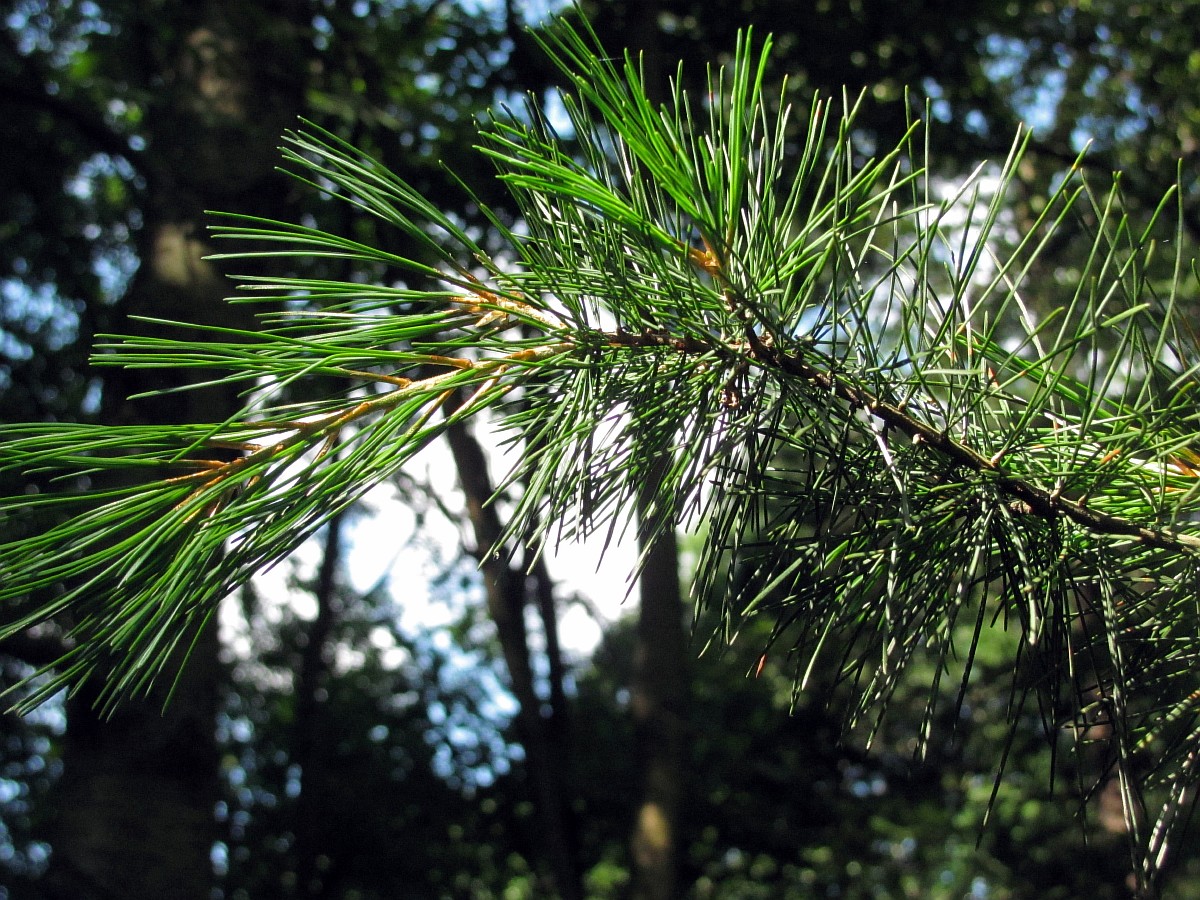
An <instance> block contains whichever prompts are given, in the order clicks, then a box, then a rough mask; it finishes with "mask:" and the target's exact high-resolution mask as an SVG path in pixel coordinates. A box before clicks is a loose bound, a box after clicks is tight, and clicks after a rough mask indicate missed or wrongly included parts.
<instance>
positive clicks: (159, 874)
mask: <svg viewBox="0 0 1200 900" xmlns="http://www.w3.org/2000/svg"><path fill="white" fill-rule="evenodd" d="M135 6H136V5H135ZM287 8H290V7H289V6H288V4H282V6H281V5H280V4H272V5H270V6H269V7H260V6H257V5H255V4H241V3H235V2H232V0H227V2H208V3H202V4H197V5H195V6H192V5H189V4H164V5H161V6H159V7H158V8H157V13H156V15H155V17H154V21H153V23H151V22H150V21H148V20H147V19H146V15H145V13H146V11H145V10H144V9H143V10H140V11H138V10H137V9H134V10H133V11H130V10H129V9H127V8H122V9H120V10H117V9H114V10H113V12H112V14H113V16H114V17H117V18H118V19H119V18H120V17H121V15H122V13H124V14H126V15H127V16H128V20H122V22H121V27H122V28H123V29H125V33H124V34H123V35H122V36H123V37H124V38H127V39H128V40H129V41H131V52H133V53H136V54H137V56H138V59H137V63H138V66H140V67H141V68H140V74H141V75H142V76H143V77H144V79H145V85H144V87H145V95H144V96H145V98H147V99H146V100H145V107H144V109H145V130H144V134H145V135H146V147H145V150H144V151H142V152H141V153H140V154H139V156H138V162H139V165H140V166H141V170H142V173H143V174H144V176H145V177H146V182H147V184H146V195H145V199H144V203H143V205H142V208H141V215H142V220H143V226H142V229H141V231H140V233H139V246H138V251H139V258H140V266H139V270H138V274H137V276H136V277H135V279H134V281H133V283H132V284H131V285H130V288H129V290H128V292H127V294H126V296H125V297H124V298H122V300H121V302H120V303H119V304H118V305H117V306H116V307H114V309H113V310H112V311H111V313H112V321H110V322H106V323H103V324H105V325H109V326H112V327H115V328H116V329H119V330H122V331H126V332H128V331H133V330H135V329H136V330H140V331H141V332H143V333H146V332H149V331H151V330H152V329H151V328H150V327H148V326H146V325H144V324H139V323H135V322H129V321H126V317H127V316H129V315H134V314H142V315H151V316H155V317H160V318H166V319H177V320H179V319H181V320H185V321H190V322H207V323H213V322H219V323H221V324H226V325H234V326H245V325H247V324H249V323H250V322H251V321H252V320H251V319H250V318H249V313H248V312H244V311H243V312H239V311H237V310H236V308H231V307H229V306H228V305H227V304H225V303H224V302H223V297H224V296H225V295H226V294H227V293H228V292H229V290H228V288H229V285H228V282H227V281H226V280H225V279H224V276H223V275H222V273H221V272H219V271H218V270H217V269H216V268H215V267H214V266H213V265H212V264H211V263H209V262H206V261H205V260H204V259H203V257H204V256H205V255H206V254H208V253H211V252H213V248H212V247H211V246H210V245H209V244H208V243H207V241H206V239H205V226H206V221H205V216H204V210H205V209H212V208H218V209H235V210H239V211H243V212H252V213H256V214H259V215H272V214H276V213H278V211H279V203H280V198H281V197H282V196H283V191H282V190H281V189H280V179H279V176H277V175H275V174H274V173H273V166H272V162H273V160H274V159H275V156H276V150H275V147H276V144H277V142H278V137H279V133H280V131H281V130H282V129H283V128H284V127H285V126H286V125H287V124H290V122H291V121H292V119H293V118H294V116H295V115H296V114H297V113H298V111H299V109H300V100H301V96H302V88H303V81H302V79H303V78H304V69H303V67H299V66H296V65H295V61H294V60H293V59H290V58H288V56H287V54H288V53H289V51H290V50H292V49H295V48H296V47H297V46H298V45H297V44H296V42H295V38H297V37H299V36H300V35H301V32H300V30H299V29H298V28H296V27H295V26H294V23H292V22H291V21H288V20H286V19H285V18H283V17H282V16H281V15H280V14H279V10H280V9H287ZM151 26H152V27H151ZM289 39H290V40H289ZM267 44H270V45H271V47H270V48H269V49H270V52H266V50H267V49H268V48H266V47H265V45H267ZM133 68H137V66H134V67H133ZM180 382H181V378H180V374H179V372H178V371H164V372H155V373H151V374H147V373H144V372H137V373H133V372H118V371H113V372H106V373H105V381H104V403H103V411H102V414H103V416H104V418H105V420H106V421H108V422H114V423H142V422H155V423H163V422H180V421H208V422H212V421H220V420H221V419H223V418H224V417H226V416H228V415H230V414H231V413H232V412H234V411H235V410H236V409H237V408H238V407H239V406H240V405H241V399H240V398H239V397H238V396H237V395H236V393H235V392H234V391H233V390H231V389H212V390H204V391H197V392H190V393H185V394H175V395H171V396H167V397H158V398H151V399H148V400H140V401H136V402H129V401H127V400H126V398H127V397H128V396H129V395H130V394H132V393H137V392H141V391H145V390H150V389H161V388H167V387H174V386H176V385H178V384H179V383H180ZM218 650H219V647H218V639H217V633H216V623H215V620H214V621H213V622H212V623H210V624H209V626H208V627H207V628H206V629H205V630H204V631H203V632H202V633H201V634H200V635H198V636H197V639H196V641H195V643H194V644H193V645H192V647H191V654H190V658H189V660H188V663H187V666H186V668H185V669H184V671H183V674H182V677H181V678H180V680H179V682H178V685H177V686H176V688H175V689H174V693H173V697H172V700H171V703H170V705H169V706H168V707H167V709H166V711H165V712H163V702H164V697H165V692H166V689H167V687H168V686H169V683H170V678H171V676H170V674H167V675H164V676H163V677H162V679H161V680H160V681H161V690H160V691H159V692H158V695H157V696H155V697H153V698H151V699H149V700H145V701H126V702H125V703H123V704H122V706H121V707H120V708H119V710H118V711H117V713H116V715H115V716H114V717H113V718H112V719H111V720H101V719H99V718H97V716H96V714H95V712H94V711H93V709H92V707H91V705H90V703H89V701H90V700H91V699H92V697H93V696H94V693H92V692H90V691H83V692H81V693H80V694H79V695H77V696H76V697H75V698H73V699H72V700H71V701H70V702H69V703H68V707H67V719H68V728H67V732H66V736H65V738H64V742H63V777H62V779H61V781H60V783H59V785H58V786H57V789H56V792H55V794H56V797H55V802H54V809H53V812H52V820H51V822H50V824H49V826H48V836H49V838H50V842H51V847H52V857H51V865H50V870H49V872H48V873H47V878H46V884H47V887H48V889H49V892H50V895H51V896H53V897H61V898H63V900H68V898H69V900H87V898H98V900H101V898H102V900H107V898H120V900H143V898H145V900H162V898H164V897H171V898H180V900H201V898H208V897H209V896H210V892H211V889H212V883H213V873H212V863H211V854H212V847H213V842H214V840H215V839H216V836H217V834H216V826H215V822H214V815H213V812H214V807H215V804H216V803H217V801H218V799H219V796H220V791H219V779H218V763H219V760H218V755H217V748H216V742H215V733H214V732H215V722H216V714H217V709H218V703H219V698H220V690H221V681H222V668H221V665H220V663H219V660H218Z"/></svg>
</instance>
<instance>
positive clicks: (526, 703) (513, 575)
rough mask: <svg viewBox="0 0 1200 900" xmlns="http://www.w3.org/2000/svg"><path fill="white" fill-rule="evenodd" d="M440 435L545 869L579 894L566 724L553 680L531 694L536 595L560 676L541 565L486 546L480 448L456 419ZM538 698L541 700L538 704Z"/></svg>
mask: <svg viewBox="0 0 1200 900" xmlns="http://www.w3.org/2000/svg"><path fill="white" fill-rule="evenodd" d="M446 437H447V440H448V441H449V444H450V449H451V452H452V454H453V456H454V463H455V467H456V468H457V470H458V477H459V482H460V483H461V485H462V488H463V493H464V494H465V496H466V501H467V512H468V515H469V517H470V520H471V525H472V529H473V531H474V539H475V546H476V552H477V554H478V555H479V558H480V570H481V571H482V573H483V582H484V592H485V595H486V599H487V607H488V613H489V614H490V616H491V618H492V621H493V622H495V624H496V632H497V635H498V636H499V639H500V648H501V652H502V653H503V655H504V662H505V666H506V667H507V669H508V674H509V680H510V685H511V687H512V691H513V695H514V697H515V698H516V701H517V705H518V710H517V729H518V735H519V737H520V740H521V745H522V746H523V747H524V748H525V756H526V759H525V769H526V772H527V777H528V778H529V783H530V789H531V792H532V794H533V798H534V802H535V804H536V806H537V810H538V817H539V819H540V820H541V823H542V834H541V836H540V837H541V841H542V846H543V848H544V852H545V857H546V860H547V862H548V863H549V866H550V869H551V871H552V872H553V876H554V890H555V894H556V895H557V896H559V897H561V898H563V900H582V898H583V896H584V892H583V879H582V876H581V874H580V870H579V864H578V859H577V840H576V837H575V834H576V828H575V825H574V823H573V821H572V813H571V804H570V793H569V789H568V784H569V777H568V771H569V756H568V755H567V751H566V747H565V742H566V729H565V726H564V724H563V723H564V720H563V719H562V718H561V716H562V714H563V707H564V706H565V698H564V697H563V693H562V686H561V684H558V685H556V686H552V687H551V688H550V702H549V703H547V704H543V702H542V700H541V698H540V697H539V696H538V692H537V687H536V683H535V679H534V669H533V663H532V660H531V657H530V650H529V635H528V630H527V628H526V626H525V611H526V609H527V608H529V607H530V606H531V605H532V604H533V603H535V602H536V603H537V604H538V608H539V609H540V612H541V615H542V619H543V622H545V623H547V630H546V636H547V651H548V652H550V653H551V660H550V665H549V669H550V674H551V678H552V679H554V678H561V677H562V663H561V659H560V658H557V659H556V658H555V656H556V655H557V652H558V641H557V630H556V625H554V621H555V619H554V616H553V612H552V610H553V597H552V595H551V593H550V592H551V591H552V587H551V585H550V581H549V578H548V576H547V574H546V570H545V567H543V566H539V567H536V568H535V569H534V571H533V573H531V574H529V575H527V574H526V573H525V572H524V571H523V570H522V569H518V568H515V567H514V566H513V565H512V564H511V563H510V562H509V560H508V558H507V556H506V555H504V554H503V553H501V554H494V553H491V552H489V551H490V550H491V549H492V548H493V547H494V546H496V544H497V542H498V541H499V539H500V536H501V533H502V531H503V528H502V525H501V522H500V517H499V515H498V514H497V512H496V509H495V507H494V506H490V505H488V500H489V499H491V496H492V494H493V492H494V487H493V485H492V482H491V478H490V477H489V475H488V467H487V455H486V454H485V453H484V450H483V448H482V447H481V446H480V445H479V442H478V441H476V440H475V438H474V437H473V436H472V435H471V433H470V432H469V431H468V430H467V428H466V427H465V426H464V425H463V424H461V423H458V424H455V425H452V426H450V428H449V429H448V430H447V433H446ZM552 626H553V627H552ZM556 704H557V710H558V712H557V714H556ZM543 706H545V707H546V711H545V712H543ZM556 715H557V717H556Z"/></svg>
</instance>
